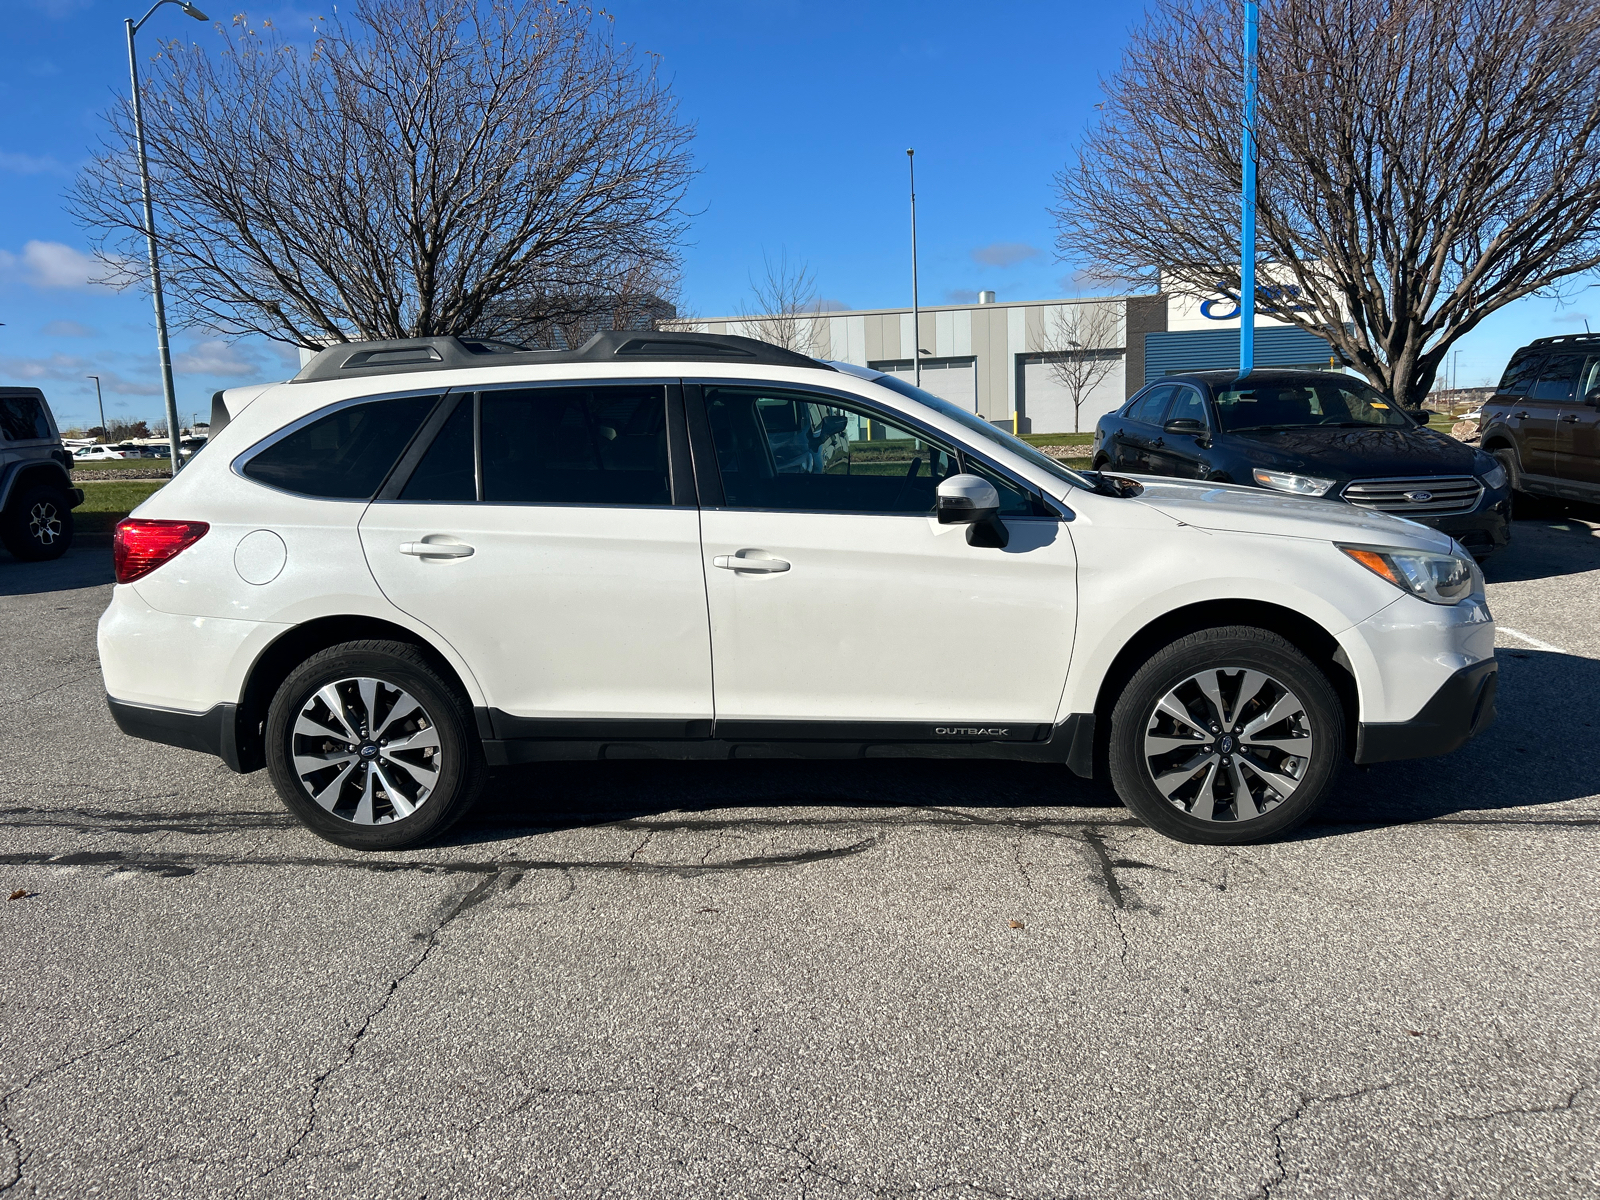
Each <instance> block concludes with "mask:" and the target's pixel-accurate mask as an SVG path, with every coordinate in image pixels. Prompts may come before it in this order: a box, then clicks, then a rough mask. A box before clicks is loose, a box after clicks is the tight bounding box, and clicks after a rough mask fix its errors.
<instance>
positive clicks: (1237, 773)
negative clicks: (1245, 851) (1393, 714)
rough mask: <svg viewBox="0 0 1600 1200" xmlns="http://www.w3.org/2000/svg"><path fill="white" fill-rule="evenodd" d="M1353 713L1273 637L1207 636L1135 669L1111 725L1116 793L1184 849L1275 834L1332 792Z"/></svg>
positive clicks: (1180, 642)
mask: <svg viewBox="0 0 1600 1200" xmlns="http://www.w3.org/2000/svg"><path fill="white" fill-rule="evenodd" d="M1343 756H1344V711H1343V709H1342V708H1341V706H1340V704H1339V698H1338V696H1337V695H1336V694H1335V692H1334V690H1333V686H1332V685H1331V684H1330V683H1329V682H1328V679H1327V677H1326V676H1325V675H1324V674H1323V673H1322V671H1321V670H1320V669H1319V668H1318V667H1317V666H1316V664H1315V663H1313V662H1312V661H1311V660H1310V659H1309V658H1307V657H1306V656H1305V655H1304V654H1303V653H1301V652H1300V651H1299V650H1298V649H1296V648H1295V647H1294V646H1293V645H1292V644H1291V643H1290V642H1289V641H1288V640H1287V639H1285V638H1283V637H1281V636H1279V635H1278V634H1275V633H1272V632H1270V631H1268V630H1265V629H1257V628H1254V627H1250V626H1237V625H1236V626H1227V627H1222V628H1216V629H1203V630H1200V631H1199V632H1197V633H1191V634H1189V635H1188V636H1186V637H1182V638H1179V639H1177V640H1176V641H1174V642H1172V643H1170V644H1168V645H1167V646H1164V647H1163V648H1162V649H1160V650H1158V651H1157V652H1156V653H1155V654H1153V655H1152V656H1151V657H1150V658H1149V659H1148V660H1147V661H1146V662H1145V663H1144V665H1143V666H1141V667H1140V668H1139V670H1138V671H1137V672H1135V674H1134V676H1133V678H1132V679H1131V680H1130V681H1129V682H1128V685H1127V687H1126V688H1124V689H1123V692H1122V695H1121V697H1120V698H1119V699H1118V700H1117V703H1116V707H1115V708H1114V709H1113V711H1112V716H1111V745H1110V765H1111V779H1112V783H1113V784H1114V785H1115V787H1116V789H1117V794H1118V795H1119V796H1120V797H1121V798H1122V801H1123V803H1125V804H1126V805H1127V806H1128V807H1129V808H1130V809H1131V810H1132V811H1133V813H1134V814H1135V815H1136V816H1137V817H1139V819H1140V820H1142V821H1143V822H1144V823H1145V824H1147V825H1149V826H1150V827H1151V828H1153V829H1155V830H1157V831H1159V832H1161V833H1164V834H1166V835H1167V836H1169V837H1173V838H1176V839H1178V840H1179V841H1183V842H1198V843H1205V844H1211V845H1230V844H1239V843H1244V842H1258V841H1263V840H1266V839H1268V838H1272V837H1276V836H1278V835H1280V834H1282V833H1285V832H1287V831H1288V830H1290V829H1292V828H1294V827H1295V826H1296V825H1298V824H1300V823H1301V822H1302V821H1304V820H1305V819H1306V818H1307V817H1309V816H1310V815H1311V814H1312V812H1314V811H1315V810H1316V809H1317V808H1318V807H1319V806H1320V805H1321V804H1322V803H1323V802H1324V801H1325V800H1326V799H1327V798H1328V795H1329V794H1330V793H1331V791H1332V790H1333V786H1334V781H1335V778H1336V776H1337V774H1338V770H1339V767H1340V765H1341V763H1342V759H1343Z"/></svg>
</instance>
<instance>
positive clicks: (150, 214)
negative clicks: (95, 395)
mask: <svg viewBox="0 0 1600 1200" xmlns="http://www.w3.org/2000/svg"><path fill="white" fill-rule="evenodd" d="M151 11H152V12H153V11H154V9H152V10H151ZM145 15H146V16H147V17H148V16H149V14H148V13H147V14H145ZM124 23H125V24H126V25H127V27H128V76H129V78H130V79H131V80H132V81H133V134H134V141H135V143H136V144H137V146H138V150H139V191H140V194H141V195H142V196H143V198H144V236H145V240H146V242H147V243H148V244H149V247H150V296H151V299H152V300H154V302H155V307H156V350H157V353H158V354H159V355H160V357H161V391H162V393H163V395H164V396H165V397H166V401H167V446H168V448H169V449H170V451H171V454H172V473H173V475H174V476H176V475H177V473H178V470H179V467H180V465H181V464H182V461H183V459H182V452H181V451H180V449H179V438H178V396H177V392H176V391H175V390H174V389H173V386H172V348H171V347H170V346H169V345H168V344H167V306H166V303H165V302H164V301H163V300H162V298H161V263H160V260H159V259H158V257H157V255H156V215H155V209H154V207H153V206H152V205H151V203H150V163H149V160H148V159H147V158H146V156H145V149H144V105H143V104H141V103H140V100H139V61H138V59H137V58H135V57H134V50H133V34H134V31H135V30H136V29H137V28H138V26H136V25H135V24H134V23H133V19H132V18H131V17H130V18H129V19H128V20H127V21H126V22H124Z"/></svg>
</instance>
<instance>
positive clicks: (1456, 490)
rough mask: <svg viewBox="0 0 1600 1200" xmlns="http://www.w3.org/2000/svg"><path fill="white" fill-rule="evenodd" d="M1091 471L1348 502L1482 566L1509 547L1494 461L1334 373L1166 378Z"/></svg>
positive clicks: (1105, 441)
mask: <svg viewBox="0 0 1600 1200" xmlns="http://www.w3.org/2000/svg"><path fill="white" fill-rule="evenodd" d="M1094 466H1095V469H1096V470H1103V471H1114V472H1115V471H1123V472H1129V473H1132V474H1141V475H1176V476H1179V477H1180V478H1184V479H1207V480H1214V481H1215V482H1218V483H1239V484H1245V485H1246V486H1250V487H1264V488H1272V489H1274V490H1276V491H1280V492H1289V493H1291V494H1293V495H1298V496H1326V497H1327V498H1328V499H1330V500H1343V501H1345V502H1346V503H1348V504H1354V505H1357V506H1358V507H1361V508H1373V509H1378V510H1380V511H1382V512H1387V513H1393V514H1394V515H1396V516H1400V517H1405V518H1407V519H1408V520H1412V521H1419V522H1421V523H1422V524H1424V525H1431V526H1433V527H1434V528H1435V529H1439V530H1442V531H1443V532H1445V533H1448V534H1450V535H1451V536H1452V537H1454V538H1455V539H1456V540H1457V541H1458V542H1460V543H1461V544H1462V545H1463V546H1464V547H1466V548H1467V549H1468V550H1470V551H1471V552H1472V553H1473V554H1474V555H1475V556H1477V557H1479V558H1484V557H1487V556H1488V555H1489V554H1491V553H1493V552H1494V551H1495V550H1497V549H1499V548H1500V547H1501V546H1504V545H1505V544H1506V543H1507V542H1508V541H1510V539H1511V525H1510V519H1511V490H1510V485H1509V483H1508V480H1507V474H1506V469H1505V468H1504V467H1503V466H1502V465H1501V464H1500V463H1498V462H1496V461H1495V459H1493V458H1491V457H1490V456H1489V455H1487V454H1484V453H1482V452H1481V451H1478V450H1474V449H1473V448H1472V447H1470V446H1467V445H1463V444H1462V443H1461V442H1458V441H1456V440H1455V439H1454V438H1452V437H1448V436H1446V435H1445V434H1442V433H1439V432H1438V431H1436V430H1432V429H1429V428H1427V426H1426V425H1423V424H1420V423H1419V422H1418V421H1417V420H1416V419H1415V418H1413V417H1411V416H1409V415H1408V414H1406V413H1405V412H1404V411H1402V410H1401V408H1400V406H1399V405H1397V404H1396V403H1395V402H1394V401H1393V400H1391V399H1390V398H1389V397H1387V396H1385V395H1384V394H1383V393H1382V392H1380V391H1378V390H1377V389H1376V388H1373V387H1372V386H1371V385H1369V384H1367V383H1364V382H1362V381H1361V380H1358V379H1354V378H1352V377H1351V376H1349V375H1343V374H1340V373H1338V372H1335V371H1270V370H1265V371H1254V372H1252V373H1251V374H1250V375H1249V376H1248V377H1246V378H1245V379H1242V380H1241V379H1239V378H1238V375H1237V374H1236V373H1235V372H1233V371H1195V372H1193V373H1191V374H1184V375H1169V376H1167V377H1165V378H1164V379H1160V380H1157V381H1156V382H1155V383H1152V384H1148V385H1147V386H1146V387H1145V388H1144V389H1143V390H1141V391H1140V392H1138V393H1137V394H1136V395H1135V396H1134V397H1133V399H1131V400H1129V401H1128V402H1127V403H1126V404H1125V405H1123V406H1122V408H1121V409H1119V410H1117V411H1115V412H1110V413H1107V414H1106V415H1105V416H1103V417H1101V418H1100V423H1099V425H1097V426H1096V428H1095V433H1094Z"/></svg>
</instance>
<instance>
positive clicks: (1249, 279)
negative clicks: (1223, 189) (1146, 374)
mask: <svg viewBox="0 0 1600 1200" xmlns="http://www.w3.org/2000/svg"><path fill="white" fill-rule="evenodd" d="M1260 20H1261V5H1260V3H1259V0H1245V2H1244V137H1243V139H1242V145H1241V155H1242V160H1243V165H1244V180H1243V182H1244V188H1243V195H1241V196H1240V198H1239V378H1240V379H1243V378H1244V377H1245V376H1246V375H1248V374H1250V372H1251V370H1252V369H1254V367H1255V365H1256V34H1257V29H1258V27H1259V25H1260Z"/></svg>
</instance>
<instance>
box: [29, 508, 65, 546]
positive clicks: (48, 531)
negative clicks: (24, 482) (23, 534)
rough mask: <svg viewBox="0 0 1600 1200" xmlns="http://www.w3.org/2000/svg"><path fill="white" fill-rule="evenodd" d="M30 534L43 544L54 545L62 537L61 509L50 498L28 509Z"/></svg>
mask: <svg viewBox="0 0 1600 1200" xmlns="http://www.w3.org/2000/svg"><path fill="white" fill-rule="evenodd" d="M28 536H29V537H30V538H32V539H33V540H34V541H36V542H38V543H39V545H41V546H54V545H55V544H56V542H58V541H59V540H60V539H61V511H60V510H59V509H58V508H56V506H55V505H54V504H52V503H51V502H50V501H48V500H41V501H39V502H38V503H37V504H35V505H34V506H33V507H32V508H30V509H29V510H28Z"/></svg>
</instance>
